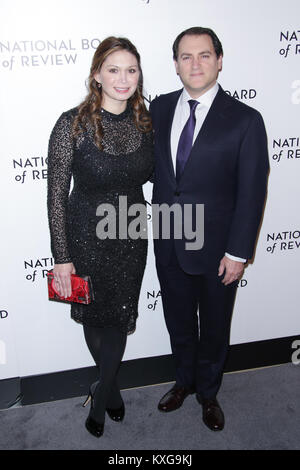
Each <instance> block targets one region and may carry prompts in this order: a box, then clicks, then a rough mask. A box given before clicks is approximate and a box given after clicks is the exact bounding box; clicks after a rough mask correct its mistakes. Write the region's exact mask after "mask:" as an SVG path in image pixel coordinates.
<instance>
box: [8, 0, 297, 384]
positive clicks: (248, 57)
mask: <svg viewBox="0 0 300 470" xmlns="http://www.w3.org/2000/svg"><path fill="white" fill-rule="evenodd" d="M299 15H300V4H299V0H289V1H288V2H282V1H281V0H263V1H261V0H251V1H250V0H184V1H181V0H149V1H148V0H127V1H126V0H114V1H111V0H85V2H82V1H81V0H51V1H43V2H41V1H38V0H27V1H23V0H2V2H1V11H0V31H1V33H0V80H1V85H0V109H1V117H0V119H1V121H0V129H1V158H0V178H1V180H0V188H1V221H2V228H1V244H0V250H1V273H0V282H1V284H0V285H1V297H0V311H1V314H0V378H8V377H14V376H26V375H34V374H43V373H48V372H53V371H59V370H66V369H73V368H78V367H85V366H89V365H92V364H93V362H92V360H91V357H90V355H89V353H88V350H87V347H86V345H85V343H84V340H83V335H82V327H81V326H79V325H77V324H76V323H75V322H73V321H71V320H70V318H69V308H68V307H67V306H65V305H60V304H57V303H53V302H48V300H47V288H46V278H45V277H44V275H45V272H46V269H49V268H50V267H51V265H52V259H51V252H50V244H49V234H48V222H47V214H46V184H47V180H46V176H47V171H46V168H47V166H46V161H45V159H46V156H47V144H48V138H49V134H50V132H51V129H52V127H53V125H54V123H55V121H56V119H57V118H58V116H59V115H60V114H61V113H62V111H64V110H67V109H69V108H71V107H74V106H76V105H77V104H78V103H79V102H80V101H81V100H82V99H83V97H84V96H85V94H86V89H85V85H84V83H85V80H86V78H87V77H88V74H89V67H90V63H91V59H92V55H93V53H94V50H95V48H96V47H97V45H98V43H99V41H100V40H102V39H104V38H105V37H106V36H108V35H117V36H127V37H128V38H129V39H130V40H132V42H134V43H135V45H136V46H137V48H138V50H139V52H140V54H141V57H142V65H143V72H144V79H145V95H146V96H147V97H149V96H151V97H154V96H155V95H156V94H161V93H165V92H168V91H172V90H175V89H178V88H179V87H181V84H180V82H179V79H178V77H177V76H176V74H175V71H174V66H173V61H172V53H171V46H172V43H173V41H174V39H175V37H176V36H177V34H179V33H180V32H181V31H182V30H184V29H186V28H188V27H191V26H206V27H211V28H212V29H214V30H215V31H216V33H217V34H218V36H219V38H220V39H221V41H222V43H223V47H224V65H223V71H222V72H221V74H220V77H219V82H220V84H221V85H222V86H223V88H224V89H225V90H227V91H229V92H230V93H231V94H235V96H237V98H238V99H242V100H243V101H244V102H245V103H247V104H249V105H250V106H253V107H255V108H257V109H258V110H259V111H260V112H261V113H262V114H263V116H264V119H265V123H266V127H267V132H268V137H269V150H270V163H271V173H270V182H269V195H268V200H267V206H266V211H265V217H264V221H263V224H262V228H261V233H260V238H259V242H258V246H257V253H256V259H255V263H254V264H253V265H250V266H249V267H248V268H247V270H246V271H245V275H244V279H243V280H242V282H241V286H240V287H239V290H238V297H237V301H236V306H235V311H234V317H233V322H232V333H231V343H232V344H235V343H244V342H249V341H256V340H263V339H271V338H277V337H283V336H289V335H295V334H298V333H299V326H300V321H299V295H298V290H299V253H300V232H299V231H300V218H299V208H298V205H299V196H300V188H299V175H300V134H299V110H300V106H299V104H300V71H299V70H300V69H299V58H300V32H299V22H298V19H299ZM48 42H49V43H51V44H52V46H51V44H48ZM55 42H56V47H57V50H55V49H54V48H53V44H54V43H55ZM242 90H244V91H242ZM278 155H280V157H279V156H278ZM16 162H18V163H16ZM145 195H146V198H147V200H148V201H149V200H150V199H151V185H150V184H147V185H145ZM152 296H154V297H152ZM155 300H157V303H155ZM169 353H170V347H169V339H168V334H167V331H166V328H165V325H164V320H163V313H162V306H161V298H160V295H159V284H158V281H157V278H156V274H155V265H154V258H153V252H152V244H151V241H150V247H149V258H148V265H147V269H146V272H145V278H144V282H143V286H142V292H141V297H140V315H139V320H138V323H137V331H136V333H135V334H134V335H131V336H130V337H129V340H128V346H127V350H126V353H125V357H124V359H134V358H139V357H148V356H156V355H161V354H169Z"/></svg>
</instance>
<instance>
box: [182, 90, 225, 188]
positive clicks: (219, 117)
mask: <svg viewBox="0 0 300 470" xmlns="http://www.w3.org/2000/svg"><path fill="white" fill-rule="evenodd" d="M230 105H231V101H230V99H229V97H228V95H227V94H226V93H225V91H224V90H223V88H222V87H221V86H219V91H218V93H217V95H216V97H215V99H214V101H213V103H212V105H211V107H210V109H209V112H208V113H207V116H206V118H205V121H204V122H203V125H202V127H201V129H200V131H199V133H198V135H197V137H196V139H195V142H194V145H193V147H192V150H191V153H190V156H189V158H188V161H187V162H186V165H185V168H184V170H183V174H182V176H181V180H182V179H183V178H184V175H185V174H186V172H188V169H189V166H190V164H191V161H192V160H193V159H194V158H199V149H200V148H201V146H202V144H203V142H205V141H209V142H213V141H214V135H216V132H217V129H218V127H219V126H220V125H222V122H223V120H224V118H225V117H226V116H225V114H224V111H225V109H226V108H227V107H228V106H230Z"/></svg>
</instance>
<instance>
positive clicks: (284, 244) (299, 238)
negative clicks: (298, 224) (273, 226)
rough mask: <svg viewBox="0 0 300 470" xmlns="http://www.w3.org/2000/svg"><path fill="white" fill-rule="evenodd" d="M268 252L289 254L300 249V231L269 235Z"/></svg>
mask: <svg viewBox="0 0 300 470" xmlns="http://www.w3.org/2000/svg"><path fill="white" fill-rule="evenodd" d="M267 245H268V246H267V248H266V250H267V252H268V253H271V254H273V253H275V251H281V252H288V251H291V250H297V249H298V248H300V230H287V231H285V232H273V233H267Z"/></svg>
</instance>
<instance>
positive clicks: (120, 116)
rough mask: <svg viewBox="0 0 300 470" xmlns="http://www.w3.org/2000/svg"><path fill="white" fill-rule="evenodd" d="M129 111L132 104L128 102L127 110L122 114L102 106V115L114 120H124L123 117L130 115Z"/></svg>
mask: <svg viewBox="0 0 300 470" xmlns="http://www.w3.org/2000/svg"><path fill="white" fill-rule="evenodd" d="M129 112H130V106H129V105H128V104H127V107H126V108H125V110H124V111H122V112H121V113H120V114H114V113H111V112H110V111H107V110H106V109H104V108H101V115H102V116H105V117H106V118H108V119H110V120H113V121H122V119H125V118H126V117H127V116H128V115H129Z"/></svg>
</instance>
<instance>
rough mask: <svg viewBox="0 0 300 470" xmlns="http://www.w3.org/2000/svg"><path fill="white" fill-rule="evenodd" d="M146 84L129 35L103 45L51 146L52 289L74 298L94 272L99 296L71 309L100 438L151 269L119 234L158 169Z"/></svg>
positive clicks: (118, 409) (118, 412) (141, 246)
mask: <svg viewBox="0 0 300 470" xmlns="http://www.w3.org/2000/svg"><path fill="white" fill-rule="evenodd" d="M142 87H143V77H142V70H141V65H140V56H139V54H138V52H137V50H136V48H135V46H134V45H133V44H132V43H131V42H130V41H129V40H128V39H126V38H115V37H109V38H107V39H105V40H104V41H103V42H102V43H101V44H100V45H99V47H98V48H97V50H96V52H95V55H94V58H93V62H92V66H91V71H90V76H89V93H88V96H87V97H86V99H85V100H84V101H83V103H81V105H80V106H79V107H77V108H74V109H71V110H70V111H67V112H65V113H63V114H62V115H61V116H60V118H59V119H58V121H57V123H56V125H55V127H54V129H53V131H52V134H51V137H50V142H49V155H48V216H49V226H50V234H51V247H52V252H53V256H54V260H55V265H54V269H53V271H54V277H55V283H56V285H57V288H58V290H59V292H60V294H61V295H63V296H64V297H67V296H69V295H70V294H71V284H70V275H71V274H72V273H75V272H76V274H78V275H90V276H91V279H92V285H93V290H94V294H95V299H94V301H93V302H92V303H91V304H89V305H81V304H75V303H73V304H72V306H71V316H72V318H73V319H74V320H76V321H77V322H79V323H82V324H83V329H84V336H85V339H86V343H87V346H88V348H89V350H90V352H91V354H92V356H93V358H94V361H95V362H96V365H97V366H98V368H99V373H100V376H99V381H98V382H96V383H94V384H92V385H91V387H90V395H89V398H91V409H90V413H89V416H88V418H87V420H86V428H87V429H88V431H89V432H90V433H91V434H93V435H94V436H96V437H100V436H101V435H102V434H103V430H104V418H105V411H107V413H108V415H109V416H110V417H111V418H112V419H113V420H115V421H121V420H122V419H123V417H124V413H125V408H124V403H123V400H122V397H121V394H120V390H119V388H118V385H117V382H116V374H117V371H118V368H119V365H120V362H121V359H122V356H123V353H124V350H125V345H126V339H127V334H128V333H131V332H132V331H134V329H135V323H136V318H137V306H138V298H139V293H140V288H141V283H142V278H143V273H144V269H145V264H146V256H147V239H146V238H145V237H144V236H141V237H140V238H136V237H134V239H132V238H133V237H132V238H130V237H124V227H123V232H122V236H118V233H119V231H118V227H119V219H118V217H119V197H120V196H123V199H122V201H124V196H126V197H127V206H128V208H129V207H130V206H131V205H132V204H137V203H138V204H142V207H143V209H144V210H145V212H146V207H145V201H144V197H143V191H142V185H143V184H144V183H145V182H146V181H147V180H148V178H149V177H150V175H151V173H152V170H153V155H152V132H151V129H152V126H151V120H150V117H149V114H148V111H147V110H146V107H145V104H144V101H143V97H142ZM71 176H73V180H74V187H73V190H72V192H71V194H70V196H69V188H70V180H71ZM102 204H106V205H107V204H109V205H110V206H109V207H111V206H113V208H115V214H116V217H117V220H116V237H115V238H114V239H112V238H113V237H110V238H105V233H104V234H102V236H101V234H100V235H99V230H96V228H97V224H98V223H99V221H100V220H101V219H100V218H99V216H98V215H97V214H96V211H97V208H99V207H100V208H101V207H102V208H103V207H107V206H102ZM122 207H123V209H122V210H124V204H123V205H122ZM120 208H121V205H120ZM120 210H121V209H120ZM100 212H101V211H100ZM97 213H98V214H99V211H98V212H97ZM102 214H103V217H102V221H103V220H104V218H105V217H104V216H105V215H106V213H104V212H102ZM123 215H124V214H123ZM125 215H127V214H125ZM122 220H124V217H122ZM123 223H124V222H122V224H123ZM128 223H130V219H128ZM120 225H121V224H120ZM98 228H99V227H98ZM144 228H145V227H144ZM88 401H89V400H87V401H86V403H87V402H88ZM86 403H85V404H86Z"/></svg>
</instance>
